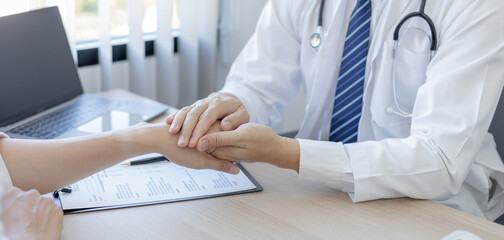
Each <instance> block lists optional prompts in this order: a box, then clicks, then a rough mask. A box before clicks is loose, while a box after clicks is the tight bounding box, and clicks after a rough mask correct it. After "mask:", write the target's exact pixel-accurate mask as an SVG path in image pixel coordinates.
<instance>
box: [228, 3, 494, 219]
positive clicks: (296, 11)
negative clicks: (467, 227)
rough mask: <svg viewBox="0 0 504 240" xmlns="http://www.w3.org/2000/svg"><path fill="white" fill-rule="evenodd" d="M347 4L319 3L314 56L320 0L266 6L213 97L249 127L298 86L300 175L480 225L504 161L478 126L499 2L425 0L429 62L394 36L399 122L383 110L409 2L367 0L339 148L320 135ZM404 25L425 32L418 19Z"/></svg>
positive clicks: (417, 45) (490, 103)
mask: <svg viewBox="0 0 504 240" xmlns="http://www.w3.org/2000/svg"><path fill="white" fill-rule="evenodd" d="M355 4H356V0H349V1H326V6H325V11H324V30H325V36H324V39H323V42H322V45H321V46H320V48H319V49H318V51H314V50H313V49H312V48H311V46H310V44H309V41H310V36H311V35H312V34H313V33H314V32H315V30H316V27H317V19H318V14H319V6H320V1H315V0H313V1H306V0H271V1H270V2H268V4H267V5H266V7H265V8H264V10H263V12H262V15H261V17H260V19H259V22H258V24H257V28H256V31H255V33H254V35H253V36H252V38H251V39H250V40H249V42H248V43H247V45H246V46H245V48H244V49H243V51H242V52H241V53H240V55H239V56H238V58H237V59H236V61H235V62H234V64H233V66H232V68H231V71H230V73H229V76H228V77H227V80H226V84H225V86H224V88H223V89H222V90H221V91H224V92H230V93H233V94H235V95H236V96H237V97H238V98H239V99H240V100H241V101H242V102H243V104H244V105H245V107H246V108H247V110H248V112H249V114H250V116H251V122H256V123H263V124H267V125H273V124H275V123H277V122H279V121H280V116H281V115H280V113H281V111H282V110H283V109H285V108H286V107H287V106H288V105H289V104H291V103H292V102H293V100H294V98H295V97H296V95H297V93H298V91H299V90H303V91H305V93H306V116H305V118H304V121H303V123H302V126H301V127H300V130H299V133H298V141H299V144H300V170H299V175H300V177H302V178H305V179H309V180H312V181H315V182H319V183H322V184H326V185H329V186H333V187H335V188H337V189H341V190H343V191H346V192H349V194H350V196H351V197H352V199H353V200H354V201H356V202H360V201H368V200H374V199H380V198H396V197H404V196H407V197H411V198H419V199H432V200H437V201H439V202H442V203H444V204H446V205H448V206H452V207H455V208H457V209H461V210H463V211H466V212H469V213H471V214H474V215H477V216H481V217H485V218H487V219H490V220H494V219H496V218H497V217H498V216H500V215H502V214H503V213H504V204H502V202H504V191H503V189H504V165H503V163H502V161H501V159H500V157H499V155H498V153H497V151H496V148H495V142H494V140H493V137H492V135H491V134H489V133H488V127H489V125H490V122H491V120H492V116H493V114H494V112H495V109H496V106H497V102H498V98H499V96H500V93H501V90H502V87H503V84H504V1H502V0H485V1H483V0H471V1H465V0H444V1H427V6H426V9H425V12H426V13H427V14H428V15H429V16H430V17H431V18H432V20H433V22H434V25H435V26H436V28H437V37H438V51H437V52H436V54H435V55H434V56H433V58H432V59H431V60H430V51H429V46H430V42H429V39H428V38H427V37H425V36H424V37H423V38H422V37H419V36H416V33H415V34H412V33H408V34H403V33H404V32H405V31H402V32H401V38H402V40H401V44H400V45H401V48H400V51H398V52H397V56H396V61H397V64H398V65H397V71H396V72H395V73H394V74H396V79H397V80H396V81H397V82H396V83H397V91H396V93H397V98H398V101H399V103H400V104H401V108H402V109H403V110H405V111H409V112H411V113H412V117H411V118H405V117H401V116H398V115H396V114H392V113H390V112H389V111H387V109H388V108H389V107H390V106H392V107H393V106H395V105H394V98H393V96H394V95H393V91H392V89H393V88H392V74H393V73H392V63H393V46H394V41H393V39H392V36H393V32H394V29H395V27H396V25H397V24H398V22H399V21H400V19H401V18H403V17H404V16H406V15H407V14H409V13H411V12H414V11H418V9H419V5H420V0H417V1H402V0H373V1H372V8H373V10H372V19H371V36H370V45H369V53H368V58H367V67H366V80H365V87H364V96H363V108H362V117H361V119H360V123H359V133H358V142H357V143H352V144H345V145H343V144H341V143H335V142H327V140H328V136H329V128H330V122H331V114H332V108H333V98H334V95H335V89H336V84H337V81H336V80H337V78H338V75H339V67H340V63H341V56H342V50H343V46H344V42H345V36H346V29H347V25H348V22H349V19H350V15H351V13H352V11H353V8H354V6H355ZM403 29H408V30H409V29H417V30H418V29H420V31H425V32H430V31H429V29H428V27H427V25H426V24H424V22H422V21H419V20H418V19H415V20H411V21H408V22H406V24H405V25H404V26H403ZM429 60H430V62H429ZM491 191H493V192H491Z"/></svg>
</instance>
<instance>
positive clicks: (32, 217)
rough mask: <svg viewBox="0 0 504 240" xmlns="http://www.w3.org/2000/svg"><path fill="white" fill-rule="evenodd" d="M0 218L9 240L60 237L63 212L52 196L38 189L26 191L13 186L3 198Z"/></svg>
mask: <svg viewBox="0 0 504 240" xmlns="http://www.w3.org/2000/svg"><path fill="white" fill-rule="evenodd" d="M1 200H2V201H1V204H2V208H3V212H2V214H1V219H2V222H3V224H4V231H5V234H6V235H7V237H8V238H10V239H59V238H60V235H61V229H62V227H63V212H62V211H61V209H60V208H58V207H57V206H56V205H54V203H53V201H52V199H50V198H48V197H42V196H40V194H39V193H38V192H37V191H35V190H30V191H28V192H23V191H21V190H19V189H18V188H12V189H11V190H10V191H9V192H8V193H7V194H6V195H5V196H4V197H3V199H1Z"/></svg>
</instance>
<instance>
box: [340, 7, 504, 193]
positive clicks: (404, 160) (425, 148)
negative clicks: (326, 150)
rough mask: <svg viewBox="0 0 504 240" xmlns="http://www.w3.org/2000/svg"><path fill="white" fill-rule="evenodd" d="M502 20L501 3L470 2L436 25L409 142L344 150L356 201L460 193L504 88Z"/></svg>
mask: <svg viewBox="0 0 504 240" xmlns="http://www.w3.org/2000/svg"><path fill="white" fill-rule="evenodd" d="M502 16H504V4H502V2H501V1H497V0H494V1H475V2H472V3H471V4H469V6H468V7H467V8H466V9H464V11H462V12H460V13H459V14H457V16H456V17H454V19H451V20H452V21H449V22H447V23H445V24H444V25H443V26H442V27H443V28H442V34H441V35H440V45H439V49H438V51H437V53H436V55H435V57H434V58H433V59H432V61H431V63H430V64H429V67H428V69H427V79H426V82H425V84H423V85H422V86H421V87H420V88H419V89H418V94H417V98H416V100H415V105H414V108H413V117H412V123H411V129H410V136H409V137H408V138H403V139H384V140H382V141H369V142H360V143H355V144H348V145H344V150H345V152H346V154H347V155H348V156H349V158H350V160H351V164H352V169H353V175H354V183H355V198H354V200H355V201H366V200H373V199H379V198H395V197H403V196H408V197H412V198H420V199H432V200H445V199H448V198H450V197H452V196H453V195H455V194H457V193H458V191H459V189H460V188H461V186H462V184H463V182H464V181H465V179H466V177H467V175H468V173H469V171H470V169H471V168H472V167H473V165H474V161H475V159H476V156H477V154H478V152H479V150H480V149H481V147H482V144H483V143H484V140H485V137H486V136H487V134H488V128H489V126H490V122H491V120H492V116H493V114H494V112H495V109H496V107H497V102H498V101H497V100H498V99H499V96H500V94H501V91H502V87H503V83H504V81H503V79H504V67H503V66H504V18H503V17H502ZM497 159H498V157H497Z"/></svg>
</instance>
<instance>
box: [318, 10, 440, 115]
mask: <svg viewBox="0 0 504 240" xmlns="http://www.w3.org/2000/svg"><path fill="white" fill-rule="evenodd" d="M426 3H427V0H422V1H421V3H420V9H419V10H418V12H412V13H410V14H408V15H406V16H405V17H403V18H402V19H401V21H400V22H399V24H397V27H396V28H395V30H394V36H393V39H394V49H393V54H394V56H393V57H394V61H393V64H392V66H393V67H392V76H393V77H392V88H393V95H394V104H395V109H394V107H392V106H389V107H387V109H386V111H387V112H388V113H393V114H396V115H398V116H400V117H405V118H410V117H411V113H409V112H407V111H404V110H403V109H402V108H401V107H400V106H399V102H398V101H397V91H396V79H395V75H396V74H395V72H396V71H395V70H396V54H397V48H398V46H399V32H400V30H401V27H402V26H403V24H404V23H406V21H408V20H409V19H411V18H414V17H419V18H421V19H423V20H424V21H425V22H426V23H427V24H428V25H429V29H430V37H429V40H430V41H431V46H430V51H431V59H432V57H433V56H434V54H435V53H436V51H437V34H436V26H435V25H434V22H433V21H432V19H431V18H430V17H429V16H428V15H427V14H426V13H425V4H426ZM324 5H325V0H321V3H320V9H319V17H318V21H317V29H316V31H315V32H314V33H313V34H312V35H311V38H310V46H311V47H312V48H313V49H314V50H315V51H318V49H319V47H320V45H321V44H322V41H323V36H324V27H323V17H324ZM419 30H421V29H419ZM421 31H423V30H421ZM425 34H426V35H427V36H428V34H427V33H425Z"/></svg>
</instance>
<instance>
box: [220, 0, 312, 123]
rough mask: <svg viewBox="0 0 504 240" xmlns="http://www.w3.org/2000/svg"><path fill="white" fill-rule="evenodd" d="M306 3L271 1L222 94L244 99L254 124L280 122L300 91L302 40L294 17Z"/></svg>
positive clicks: (238, 58) (238, 59) (236, 62)
mask: <svg viewBox="0 0 504 240" xmlns="http://www.w3.org/2000/svg"><path fill="white" fill-rule="evenodd" d="M304 2H307V1H285V0H272V1H269V2H268V3H267V4H266V6H265V8H264V10H263V12H262V14H261V17H260V18H259V21H258V23H257V27H256V30H255V33H254V34H253V36H252V37H251V39H250V40H249V41H248V43H247V44H246V45H245V47H244V48H243V50H242V52H241V53H240V54H239V56H238V57H237V59H236V60H235V61H234V63H233V65H232V67H231V70H230V73H229V75H228V77H227V79H226V84H225V86H224V87H223V89H222V90H221V91H222V92H229V93H232V94H234V95H236V96H237V97H238V98H239V99H240V100H241V102H242V103H243V104H244V106H245V108H246V109H247V111H248V113H249V114H250V117H251V119H250V121H251V122H255V123H261V124H266V125H269V126H271V125H273V124H275V123H278V122H279V121H280V119H281V115H280V113H281V111H282V110H283V109H285V108H286V107H287V106H288V105H289V104H291V103H292V102H293V101H294V98H295V97H296V95H297V93H298V91H299V88H300V86H301V82H302V81H301V80H302V79H301V70H300V69H301V68H300V39H299V36H298V35H297V34H296V30H295V27H296V25H297V22H293V20H292V15H296V14H297V13H298V11H299V10H298V9H299V8H301V6H300V5H302V4H304ZM293 5H295V6H293ZM294 8H296V9H295V10H294ZM300 17H301V16H297V18H296V21H298V20H299V18H300Z"/></svg>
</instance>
